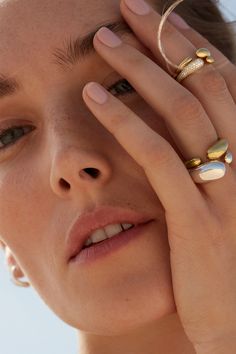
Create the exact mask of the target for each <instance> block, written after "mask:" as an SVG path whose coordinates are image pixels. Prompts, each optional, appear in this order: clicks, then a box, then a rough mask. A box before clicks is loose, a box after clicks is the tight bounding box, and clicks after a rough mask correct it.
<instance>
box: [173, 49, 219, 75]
mask: <svg viewBox="0 0 236 354" xmlns="http://www.w3.org/2000/svg"><path fill="white" fill-rule="evenodd" d="M196 56H197V58H196V59H192V58H190V57H187V58H186V59H184V60H183V61H182V62H181V63H180V64H179V66H178V68H177V70H176V75H175V79H176V80H177V81H178V82H181V81H183V80H184V79H186V78H187V77H188V76H189V75H191V74H193V73H194V72H195V71H198V70H199V69H201V68H202V67H203V66H204V65H205V64H206V63H208V64H213V63H214V62H215V60H214V58H213V57H212V56H211V53H210V51H209V50H208V49H206V48H199V49H198V50H197V51H196Z"/></svg>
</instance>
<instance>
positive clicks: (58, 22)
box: [0, 0, 120, 74]
mask: <svg viewBox="0 0 236 354" xmlns="http://www.w3.org/2000/svg"><path fill="white" fill-rule="evenodd" d="M119 3H120V1H119V0H99V1H98V0H40V1H39V0H5V1H3V0H2V1H0V52H1V56H0V71H3V72H4V70H5V71H7V72H9V73H12V74H13V73H14V74H17V73H18V71H19V70H20V71H22V73H23V71H24V68H27V69H29V67H34V68H35V67H38V70H40V71H41V74H42V73H43V67H42V66H41V65H42V63H44V65H45V63H46V61H47V60H48V62H49V61H50V60H51V52H52V49H53V48H62V43H63V40H65V39H68V37H71V38H77V37H78V36H79V35H81V36H83V35H85V34H86V33H87V32H88V31H90V30H91V29H93V28H94V27H96V25H99V23H103V22H104V21H105V22H106V21H108V22H110V20H111V19H114V20H115V19H117V18H118V17H119V15H120V9H119ZM49 56H50V57H49Z"/></svg>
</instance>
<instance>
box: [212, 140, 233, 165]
mask: <svg viewBox="0 0 236 354" xmlns="http://www.w3.org/2000/svg"><path fill="white" fill-rule="evenodd" d="M228 147H229V143H228V141H227V140H226V139H220V140H219V141H217V142H216V143H215V144H214V145H212V146H211V147H210V148H209V149H208V150H207V157H208V159H209V160H216V159H219V158H220V157H222V156H223V155H224V154H225V153H226V152H227V150H228Z"/></svg>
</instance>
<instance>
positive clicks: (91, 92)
mask: <svg viewBox="0 0 236 354" xmlns="http://www.w3.org/2000/svg"><path fill="white" fill-rule="evenodd" d="M86 93H87V94H88V96H89V97H90V98H91V99H92V100H93V101H95V102H96V103H98V104H104V103H105V102H106V101H107V99H108V95H107V93H106V92H105V90H104V89H102V88H101V87H100V85H98V84H97V83H95V82H90V83H89V84H88V85H87V86H86Z"/></svg>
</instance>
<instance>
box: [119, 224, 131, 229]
mask: <svg viewBox="0 0 236 354" xmlns="http://www.w3.org/2000/svg"><path fill="white" fill-rule="evenodd" d="M121 225H122V226H123V228H124V229H125V230H128V229H130V228H131V227H132V226H134V225H133V224H121Z"/></svg>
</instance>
